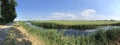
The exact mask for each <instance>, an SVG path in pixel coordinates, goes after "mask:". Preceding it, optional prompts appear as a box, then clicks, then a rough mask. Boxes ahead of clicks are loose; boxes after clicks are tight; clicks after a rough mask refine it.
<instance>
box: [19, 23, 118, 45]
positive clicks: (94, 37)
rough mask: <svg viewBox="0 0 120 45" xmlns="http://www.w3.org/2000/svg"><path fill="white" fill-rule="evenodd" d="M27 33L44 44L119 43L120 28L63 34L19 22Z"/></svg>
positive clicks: (82, 44) (108, 44)
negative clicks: (89, 33) (80, 33)
mask: <svg viewBox="0 0 120 45" xmlns="http://www.w3.org/2000/svg"><path fill="white" fill-rule="evenodd" d="M19 24H20V25H21V26H22V27H24V28H25V29H26V30H27V32H28V33H30V34H31V35H34V36H36V37H38V38H39V40H43V41H44V42H45V43H46V45H119V44H120V38H119V37H120V28H113V29H109V30H99V31H96V32H95V33H94V34H91V35H80V36H77V37H74V36H69V35H68V36H63V33H58V32H57V31H56V30H42V29H38V28H34V27H32V26H30V25H27V24H25V22H19Z"/></svg>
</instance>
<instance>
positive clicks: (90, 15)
mask: <svg viewBox="0 0 120 45" xmlns="http://www.w3.org/2000/svg"><path fill="white" fill-rule="evenodd" d="M114 18H115V19H118V17H114ZM48 19H52V20H66V19H67V20H106V19H113V18H111V17H110V16H106V15H103V14H100V13H98V12H97V11H96V10H94V9H86V10H83V11H81V12H80V13H79V14H73V13H59V12H55V13H52V15H50V16H49V18H48Z"/></svg>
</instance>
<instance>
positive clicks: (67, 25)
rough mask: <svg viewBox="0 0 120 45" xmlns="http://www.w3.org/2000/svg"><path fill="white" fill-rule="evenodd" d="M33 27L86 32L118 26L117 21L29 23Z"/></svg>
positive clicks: (119, 24)
mask: <svg viewBox="0 0 120 45" xmlns="http://www.w3.org/2000/svg"><path fill="white" fill-rule="evenodd" d="M30 22H31V23H32V24H33V25H36V26H39V27H43V28H47V29H77V30H87V29H95V28H99V27H102V26H120V22H119V21H79V20H56V21H55V20H51V21H30Z"/></svg>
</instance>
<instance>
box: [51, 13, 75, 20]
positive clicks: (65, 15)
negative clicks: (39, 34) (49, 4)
mask: <svg viewBox="0 0 120 45" xmlns="http://www.w3.org/2000/svg"><path fill="white" fill-rule="evenodd" d="M49 18H52V19H75V18H77V16H76V15H75V14H72V13H52V15H51V16H49Z"/></svg>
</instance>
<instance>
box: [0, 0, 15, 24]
mask: <svg viewBox="0 0 120 45" xmlns="http://www.w3.org/2000/svg"><path fill="white" fill-rule="evenodd" d="M1 2H2V4H1V19H0V21H1V24H2V23H9V22H13V20H14V19H15V18H16V16H17V14H16V11H15V6H16V2H15V0H1Z"/></svg>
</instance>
